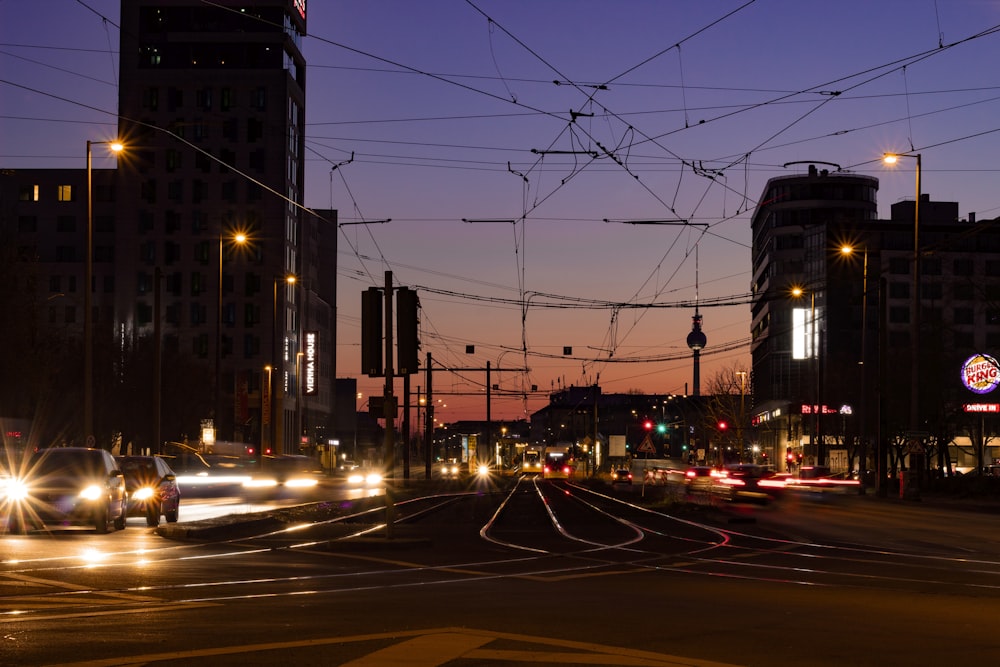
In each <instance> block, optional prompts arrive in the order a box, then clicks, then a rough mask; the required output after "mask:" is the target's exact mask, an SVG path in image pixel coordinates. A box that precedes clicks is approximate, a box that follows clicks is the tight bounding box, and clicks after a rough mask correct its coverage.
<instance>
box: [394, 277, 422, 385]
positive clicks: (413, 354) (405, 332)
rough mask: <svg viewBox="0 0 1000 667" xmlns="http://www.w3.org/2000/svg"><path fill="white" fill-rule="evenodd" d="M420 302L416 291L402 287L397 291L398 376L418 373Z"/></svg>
mask: <svg viewBox="0 0 1000 667" xmlns="http://www.w3.org/2000/svg"><path fill="white" fill-rule="evenodd" d="M419 308H420V300H419V299H418V298H417V293H416V291H415V290H411V289H410V288H408V287H400V288H399V289H397V290H396V374H397V375H412V374H413V373H416V372H417V351H418V350H419V349H420V340H419V339H418V338H417V322H418V316H417V313H418V310H419Z"/></svg>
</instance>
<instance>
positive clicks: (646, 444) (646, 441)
mask: <svg viewBox="0 0 1000 667" xmlns="http://www.w3.org/2000/svg"><path fill="white" fill-rule="evenodd" d="M635 451H637V452H642V453H643V454H655V453H656V447H653V441H652V440H651V439H650V437H649V434H648V433H647V434H646V437H645V438H643V440H642V443H641V444H640V445H639V448H638V449H636V450H635Z"/></svg>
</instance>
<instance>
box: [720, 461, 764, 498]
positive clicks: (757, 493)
mask: <svg viewBox="0 0 1000 667" xmlns="http://www.w3.org/2000/svg"><path fill="white" fill-rule="evenodd" d="M771 475H772V473H771V472H770V471H769V470H768V469H767V468H764V467H763V466H759V465H754V464H750V463H739V464H735V465H731V466H728V467H727V468H726V469H725V470H723V471H722V474H720V475H719V477H718V480H717V481H718V484H716V486H715V490H716V493H717V494H718V495H719V496H721V497H723V498H725V499H726V500H733V501H743V502H758V503H766V502H767V501H768V500H769V499H770V498H771V494H770V493H769V492H768V489H767V487H766V486H761V480H764V479H767V478H769V477H770V476H771Z"/></svg>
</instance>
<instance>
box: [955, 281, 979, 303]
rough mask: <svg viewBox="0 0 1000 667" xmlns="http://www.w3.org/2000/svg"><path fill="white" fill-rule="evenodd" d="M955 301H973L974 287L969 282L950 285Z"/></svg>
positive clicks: (974, 296) (974, 295)
mask: <svg viewBox="0 0 1000 667" xmlns="http://www.w3.org/2000/svg"><path fill="white" fill-rule="evenodd" d="M952 290H953V291H954V294H955V301H973V300H974V299H975V298H976V294H975V289H974V288H973V286H972V285H971V284H969V283H961V284H956V285H954V286H953V287H952Z"/></svg>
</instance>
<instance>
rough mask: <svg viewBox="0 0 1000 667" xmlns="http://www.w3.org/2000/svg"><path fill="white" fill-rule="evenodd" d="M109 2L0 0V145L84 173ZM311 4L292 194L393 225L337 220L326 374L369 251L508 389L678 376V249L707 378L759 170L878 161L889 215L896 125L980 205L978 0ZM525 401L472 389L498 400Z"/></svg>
mask: <svg viewBox="0 0 1000 667" xmlns="http://www.w3.org/2000/svg"><path fill="white" fill-rule="evenodd" d="M118 4H119V3H118V0H87V1H86V2H77V1H74V0H43V1H39V2H29V3H25V2H12V0H0V81H2V82H0V167H7V168H11V167H15V168H16V167H21V168H49V167H80V168H82V167H83V166H84V164H83V163H84V157H83V153H84V144H85V142H86V140H88V139H91V140H95V141H96V140H101V139H106V138H108V137H109V136H111V135H112V134H113V132H114V127H115V123H114V114H115V109H116V100H117V97H116V95H117V93H116V81H117V78H118V77H117V63H118V56H117V48H118V28H117V26H116V24H117V22H118ZM308 11H309V15H308V24H309V33H310V36H309V37H308V38H307V39H306V40H305V41H304V50H305V54H306V58H307V61H308V63H309V66H310V67H309V70H308V78H307V89H308V108H307V125H308V126H307V147H308V154H307V158H308V162H307V167H306V170H307V184H306V204H307V205H308V206H312V207H316V208H328V207H332V208H336V209H339V211H340V220H341V222H360V221H363V220H370V221H375V220H385V219H389V218H391V220H392V222H390V223H386V224H375V225H369V226H365V225H349V226H345V227H343V228H342V231H343V232H344V234H343V235H342V236H341V252H340V256H339V257H338V262H339V275H340V285H341V290H340V295H339V300H340V303H339V317H338V322H339V325H340V334H339V340H338V341H337V345H338V354H339V364H338V376H340V377H347V376H356V375H357V369H358V367H359V362H358V356H359V354H358V352H359V338H360V320H359V316H358V314H359V310H360V293H361V291H362V290H363V289H364V288H366V287H368V286H370V285H379V286H381V285H382V284H383V279H384V278H383V276H384V272H385V271H386V270H391V271H392V272H393V274H394V277H395V279H396V281H397V283H398V284H401V285H407V286H410V287H415V288H416V289H418V290H419V292H420V298H421V305H422V324H421V326H422V331H421V340H422V342H423V352H422V353H421V358H423V354H424V353H425V352H428V351H429V352H431V353H432V354H433V356H434V359H435V360H436V361H438V362H441V363H443V364H445V365H447V366H450V367H483V366H485V364H486V362H487V361H489V362H491V365H492V366H493V367H494V368H496V367H500V368H511V369H513V368H520V367H522V366H525V365H526V366H527V367H528V368H529V369H530V372H529V373H527V374H522V373H516V372H513V371H507V372H502V373H494V375H493V382H494V383H499V384H500V385H501V387H502V389H503V390H505V391H511V392H517V391H520V390H522V389H524V388H525V387H530V385H532V384H535V385H537V386H538V388H539V389H541V390H545V391H548V390H550V389H553V388H558V387H560V386H565V385H573V384H576V385H580V384H591V383H593V382H596V381H599V382H600V384H601V385H602V387H603V389H604V391H605V392H628V391H632V390H635V391H642V392H648V393H666V392H675V393H681V392H684V391H685V387H688V388H690V383H691V381H692V377H691V376H692V373H691V359H690V352H689V351H688V349H687V346H686V344H685V339H686V336H687V334H688V332H689V331H690V329H691V315H692V314H693V311H692V310H691V309H690V308H676V307H659V308H646V307H643V306H646V305H649V304H658V305H661V306H665V305H676V304H678V303H679V302H681V303H682V302H689V301H693V300H694V299H695V296H696V290H695V284H696V263H695V257H696V255H697V257H698V263H697V264H698V267H697V268H698V270H697V282H698V285H699V288H698V291H697V296H698V297H699V298H700V300H701V302H702V309H701V310H702V314H703V316H704V331H705V333H706V335H707V336H708V347H706V349H705V350H704V352H703V355H702V386H703V388H704V387H705V385H706V384H707V383H708V382H710V380H711V378H712V376H713V375H714V374H715V373H717V372H719V371H720V370H722V369H732V368H733V367H736V366H738V367H740V368H746V367H748V366H749V348H748V345H747V341H748V336H749V306H748V305H747V304H745V303H739V304H738V305H730V306H726V307H714V306H712V305H711V302H714V301H720V302H733V301H735V302H741V301H743V300H745V299H744V298H743V297H744V296H745V295H746V293H747V292H748V291H749V284H750V232H749V220H750V216H751V214H752V212H753V207H754V205H755V204H756V198H757V197H758V196H759V195H760V193H761V191H762V189H763V186H764V184H765V182H766V181H767V179H769V178H772V177H774V176H779V175H787V174H793V173H797V172H799V171H803V170H804V169H805V166H806V165H795V166H791V167H788V168H785V167H783V165H784V164H785V163H789V162H795V161H807V160H816V161H824V162H832V163H836V164H839V165H841V166H842V167H843V168H845V169H849V170H852V171H855V172H858V173H863V174H870V175H874V176H876V177H878V178H879V179H880V182H881V189H880V192H879V214H880V217H888V215H889V206H890V205H891V204H892V203H893V202H896V201H899V200H900V199H904V198H912V197H913V195H914V192H913V189H914V174H913V167H914V161H913V160H904V161H903V163H902V166H901V167H898V168H897V169H895V170H893V171H890V170H887V169H886V168H885V167H883V166H882V165H881V163H880V161H879V158H880V156H881V155H882V153H884V152H886V151H891V150H896V151H903V150H908V149H910V148H911V146H912V148H913V149H914V150H916V151H918V152H920V153H921V154H922V156H923V157H922V163H923V183H924V185H923V191H924V192H925V193H929V194H930V195H931V197H932V199H937V200H944V201H957V202H959V210H960V215H961V216H962V217H963V218H964V217H966V216H967V215H968V214H969V213H970V212H974V213H975V214H976V215H977V216H978V217H979V218H980V219H983V218H993V217H996V216H997V215H1000V187H998V184H1000V179H998V169H1000V161H998V159H997V157H996V156H997V155H998V154H1000V150H998V149H1000V74H998V73H997V67H996V64H997V63H998V62H1000V35H998V34H996V32H995V31H996V30H997V26H1000V2H996V1H993V0H991V1H986V0H937V1H936V2H935V1H934V0H878V1H877V2H871V1H866V0H840V1H838V2H836V3H830V2H818V1H802V0H757V1H756V2H745V1H744V0H735V1H730V0H719V1H717V2H710V3H701V2H693V1H689V2H681V1H679V0H675V1H664V0H643V1H639V0H634V1H629V0H622V1H615V2H611V1H608V0H605V1H596V0H532V1H529V0H523V1H515V0H477V1H475V2H465V1H463V0H422V1H421V2H413V1H412V0H398V1H388V0H348V1H334V0H323V1H320V0H314V1H313V2H311V3H309V5H308ZM105 19H106V20H105ZM904 66H905V67H904ZM555 80H558V81H560V82H561V83H560V84H559V85H557V84H555V83H553V81H555ZM598 85H602V86H606V89H603V88H602V89H598V87H597V86H598ZM571 110H572V111H573V112H574V118H572V119H571V114H570V111H571ZM576 114H579V115H576ZM571 120H572V122H571ZM589 151H594V152H595V153H596V155H597V156H598V157H597V158H596V159H594V158H593V157H591V156H590V155H588V154H586V153H587V152H589ZM572 152H578V154H575V155H574V154H570V153H572ZM352 153H353V154H354V159H353V161H352V162H351V163H350V164H346V165H343V166H341V167H340V168H338V169H336V170H333V169H332V167H333V166H334V165H337V164H340V163H343V162H345V161H347V160H349V159H350V157H351V154H352ZM508 165H509V166H508ZM102 166H110V162H109V161H105V160H102V159H95V167H102ZM463 218H465V219H477V220H482V219H491V220H508V221H510V220H516V221H517V222H516V223H512V222H495V223H476V224H470V223H465V222H462V220H463ZM605 219H609V220H639V219H643V220H648V219H656V220H667V219H684V220H688V221H690V222H691V223H694V224H693V225H691V226H689V227H682V226H667V225H660V226H636V225H630V224H622V223H615V222H611V223H608V222H604V220H605ZM696 247H697V253H696V251H695V248H696ZM522 303H527V304H528V307H527V309H526V310H522V307H521V304H522ZM608 304H622V305H628V306H632V307H624V308H612V307H610V306H609V305H608ZM636 306H638V307H636ZM522 313H524V316H523V317H522ZM468 344H473V345H475V346H476V353H475V354H474V355H466V354H465V347H466V345H468ZM523 345H526V346H527V349H528V354H527V356H525V355H523V354H522V353H521V349H522V346H523ZM564 346H572V348H573V355H572V356H571V357H564V356H563V347H564ZM655 359H665V360H663V361H653V360H655ZM483 375H484V374H482V373H461V374H458V373H455V374H452V373H444V372H441V373H435V376H434V388H435V390H436V391H438V392H441V393H442V394H443V393H445V392H449V393H451V392H454V393H455V394H459V393H472V394H477V393H478V395H473V396H459V395H452V396H441V398H442V400H443V401H444V402H446V403H448V405H449V407H448V408H447V409H442V408H439V410H438V413H437V416H438V417H439V418H440V419H442V420H443V421H453V420H455V419H461V418H469V419H481V418H484V417H485V398H484V397H483V395H482V383H483V381H484V379H485V378H484V376H483ZM412 382H413V387H414V390H415V388H416V385H423V384H424V378H423V376H422V375H421V376H417V377H415V378H414V379H413V381H412ZM359 386H360V388H361V391H362V392H363V393H364V394H365V395H366V396H367V395H368V394H371V393H380V391H381V389H380V385H379V382H378V381H375V380H370V379H368V378H367V377H362V378H360V379H359ZM397 391H399V389H397ZM546 401H547V397H546V396H545V395H536V396H534V397H531V398H529V399H528V400H527V401H524V400H522V399H521V398H518V397H516V396H503V395H500V396H498V395H494V400H493V404H492V416H493V418H494V419H504V418H508V419H513V418H518V417H526V416H527V415H529V414H530V413H531V412H533V411H535V410H537V409H539V408H540V407H542V406H543V405H544V404H545V403H546ZM359 405H360V403H359Z"/></svg>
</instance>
